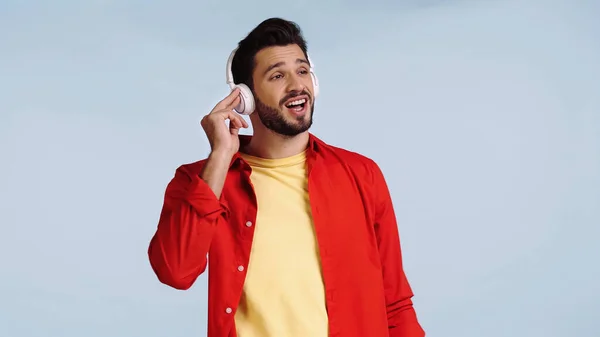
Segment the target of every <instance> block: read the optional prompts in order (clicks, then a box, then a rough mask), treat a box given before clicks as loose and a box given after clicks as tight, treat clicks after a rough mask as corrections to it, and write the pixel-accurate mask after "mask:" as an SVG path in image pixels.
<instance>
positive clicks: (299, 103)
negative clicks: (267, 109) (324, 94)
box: [285, 98, 307, 112]
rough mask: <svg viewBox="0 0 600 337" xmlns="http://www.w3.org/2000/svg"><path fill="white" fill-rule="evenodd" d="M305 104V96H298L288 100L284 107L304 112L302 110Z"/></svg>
mask: <svg viewBox="0 0 600 337" xmlns="http://www.w3.org/2000/svg"><path fill="white" fill-rule="evenodd" d="M306 104H307V100H306V98H299V99H296V100H293V101H291V102H288V103H287V104H286V105H285V107H286V108H288V109H290V110H292V111H295V112H304V110H305V109H306Z"/></svg>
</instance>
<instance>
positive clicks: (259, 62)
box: [253, 44, 314, 136]
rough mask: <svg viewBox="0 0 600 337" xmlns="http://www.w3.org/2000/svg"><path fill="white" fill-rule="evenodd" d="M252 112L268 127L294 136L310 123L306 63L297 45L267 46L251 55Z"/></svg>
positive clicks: (310, 94) (310, 89)
mask: <svg viewBox="0 0 600 337" xmlns="http://www.w3.org/2000/svg"><path fill="white" fill-rule="evenodd" d="M253 84H254V98H255V101H256V113H257V114H258V116H259V118H260V120H261V122H262V123H263V124H264V125H265V127H267V128H268V129H270V130H272V131H274V132H276V133H278V134H281V135H285V136H295V135H297V134H300V133H302V132H305V131H307V130H308V129H309V128H310V126H311V125H312V114H313V111H314V100H313V97H314V95H313V92H314V91H313V90H314V88H313V83H312V79H311V75H310V65H309V64H308V60H307V59H306V57H305V56H304V53H303V52H302V49H300V47H299V46H298V45H295V44H292V45H288V46H285V47H280V46H276V47H268V48H265V49H262V50H260V51H259V52H258V53H257V54H256V56H255V67H254V72H253Z"/></svg>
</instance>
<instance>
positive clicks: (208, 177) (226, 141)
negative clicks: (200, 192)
mask: <svg viewBox="0 0 600 337" xmlns="http://www.w3.org/2000/svg"><path fill="white" fill-rule="evenodd" d="M239 102H240V91H239V89H237V88H236V89H235V90H233V91H232V92H231V93H230V94H229V96H227V97H225V99H223V100H222V101H221V102H219V103H217V105H216V106H215V107H214V108H213V109H212V111H211V112H210V113H209V114H208V115H206V116H204V118H202V121H201V122H200V124H201V125H202V128H203V129H204V132H205V133H206V137H208V142H209V143H210V148H211V152H210V155H209V156H208V160H207V161H206V163H205V165H204V167H203V169H202V172H200V178H201V179H203V180H204V181H205V182H206V183H207V184H208V186H209V187H210V188H211V189H212V191H213V192H214V193H215V196H216V197H217V198H219V197H220V196H221V191H222V190H223V186H224V184H225V177H226V176H227V169H228V168H229V162H230V161H231V158H232V157H233V155H234V154H235V153H236V152H237V151H238V150H239V148H240V139H239V138H238V133H239V131H240V129H241V128H242V127H244V128H247V127H248V123H246V121H245V120H244V118H242V116H240V115H239V114H238V113H237V112H235V111H233V108H234V107H235V106H237V105H238V104H239ZM227 120H229V126H227V124H226V121H227Z"/></svg>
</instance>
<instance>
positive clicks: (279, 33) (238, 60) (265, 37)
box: [231, 18, 308, 89]
mask: <svg viewBox="0 0 600 337" xmlns="http://www.w3.org/2000/svg"><path fill="white" fill-rule="evenodd" d="M290 44H296V45H298V46H299V47H300V49H302V51H303V52H304V57H307V58H308V56H307V52H306V41H305V40H304V37H302V31H301V30H300V27H299V26H298V25H297V24H296V23H294V22H292V21H288V20H284V19H281V18H270V19H267V20H265V21H263V22H261V23H260V24H259V25H258V26H256V28H254V29H253V30H252V31H251V32H250V33H249V34H248V36H246V37H245V38H244V39H243V40H241V41H240V42H239V43H238V50H237V51H236V53H235V56H234V57H233V60H232V62H231V72H232V74H233V80H234V82H235V83H236V84H239V83H244V84H246V85H247V86H248V87H249V88H251V89H252V88H253V83H252V73H253V71H254V67H255V65H256V63H255V58H254V57H255V56H256V53H258V52H259V51H260V50H262V49H264V48H267V47H273V46H287V45H290Z"/></svg>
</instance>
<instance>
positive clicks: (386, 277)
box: [373, 164, 425, 337]
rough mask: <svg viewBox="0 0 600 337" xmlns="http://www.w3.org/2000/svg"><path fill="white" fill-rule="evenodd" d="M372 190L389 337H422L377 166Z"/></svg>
mask: <svg viewBox="0 0 600 337" xmlns="http://www.w3.org/2000/svg"><path fill="white" fill-rule="evenodd" d="M373 178H374V181H373V186H374V187H375V193H376V194H375V200H376V205H375V209H376V212H375V217H376V220H375V231H376V235H377V241H378V245H379V255H380V259H381V265H382V268H383V282H384V287H385V300H386V305H387V314H388V325H389V332H390V334H389V335H390V337H423V336H425V331H424V330H423V328H422V327H421V325H420V324H419V322H418V320H417V315H416V313H415V310H414V308H413V303H412V297H413V292H412V289H411V287H410V285H409V283H408V280H407V278H406V275H405V273H404V269H403V267H402V251H401V248H400V237H399V234H398V225H397V222H396V215H395V212H394V206H393V205H392V199H391V196H390V192H389V189H388V186H387V183H386V181H385V178H384V176H383V173H382V172H381V169H380V168H379V166H377V164H374V168H373Z"/></svg>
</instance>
